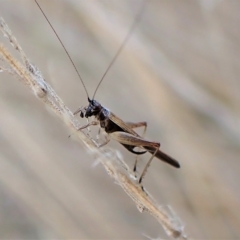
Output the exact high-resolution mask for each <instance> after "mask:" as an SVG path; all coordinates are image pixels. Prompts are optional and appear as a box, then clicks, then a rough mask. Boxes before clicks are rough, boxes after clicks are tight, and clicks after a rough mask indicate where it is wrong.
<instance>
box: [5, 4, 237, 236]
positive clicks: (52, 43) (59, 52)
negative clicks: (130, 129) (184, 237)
mask: <svg viewBox="0 0 240 240" xmlns="http://www.w3.org/2000/svg"><path fill="white" fill-rule="evenodd" d="M39 3H40V4H41V6H42V8H43V9H44V11H45V13H46V15H47V16H48V17H49V20H50V21H51V23H52V24H53V26H54V27H55V29H56V31H57V32H58V34H59V36H60V38H61V39H62V41H63V42H64V44H65V46H66V48H67V49H68V51H69V53H70V54H71V56H72V58H73V60H74V62H75V64H76V65H77V68H78V69H79V71H80V73H81V75H82V78H83V79H84V81H85V84H86V87H87V89H88V91H89V94H90V96H92V94H93V92H94V90H95V88H96V85H97V83H98V81H99V80H100V78H101V77H102V75H103V73H104V71H105V70H106V68H107V66H108V65H109V63H110V61H111V60H112V58H113V56H114V54H115V53H116V51H117V49H118V47H119V45H120V44H121V42H122V41H123V39H124V37H125V35H126V33H127V31H128V30H129V27H130V26H131V23H132V22H133V20H134V16H135V15H136V13H137V11H138V9H139V8H140V5H141V3H142V1H140V0H88V1H87V0H68V1H67V0H65V1H64V0H58V1H53V0H51V1H49V0H48V1H47V0H39ZM239 12H240V1H235V0H229V1H221V0H195V1H194V0H171V1H169V0H150V1H149V2H148V5H147V7H146V9H145V11H144V14H143V16H142V19H141V21H140V22H139V24H138V27H137V29H136V30H135V31H134V33H133V34H132V36H131V39H130V40H129V42H128V43H127V45H126V46H125V48H124V50H123V52H122V53H121V55H120V56H119V58H118V59H117V61H116V63H115V64H114V66H113V67H112V68H111V70H110V71H109V73H108V74H107V76H106V78H105V80H104V82H103V83H102V85H101V87H100V89H99V91H98V92H97V95H96V99H97V100H99V101H100V102H101V103H102V104H103V105H104V106H106V107H107V108H109V109H111V110H112V111H113V112H114V113H115V114H117V115H118V116H120V117H121V118H122V119H124V120H126V121H135V122H137V121H144V120H145V121H147V122H148V130H147V134H146V138H148V139H152V140H155V141H160V142H161V145H162V146H161V148H162V150H164V151H166V152H167V153H169V154H170V155H171V156H173V157H175V158H176V159H178V161H179V162H180V163H181V169H180V170H176V169H174V168H172V167H171V166H168V165H166V164H164V163H162V162H160V161H158V160H155V161H154V162H153V163H152V165H151V167H150V169H149V170H148V173H147V175H146V177H145V179H144V185H145V187H146V188H147V189H148V190H149V191H150V192H151V194H152V195H153V196H154V197H155V199H156V200H157V201H158V202H159V204H160V205H163V206H166V205H170V206H171V207H172V208H173V209H174V211H175V212H176V214H177V215H178V216H179V217H180V218H181V220H182V223H183V225H184V226H185V229H186V233H187V234H188V236H191V237H192V238H194V239H239V238H240V230H239V226H240V202H239V199H240V187H239V182H240V160H239V154H240V150H239V146H240V106H239V100H240V81H239V76H240V60H239V56H240V47H239V40H240V31H239V26H240V15H239ZM0 15H1V16H2V17H3V18H4V19H5V21H6V22H7V23H8V25H9V26H10V28H11V29H12V31H13V33H14V35H15V36H16V37H17V39H18V41H19V42H20V44H21V45H22V47H23V49H24V50H25V52H26V54H27V56H28V57H29V58H30V59H31V61H32V62H33V63H34V64H36V65H37V66H38V67H39V68H40V69H41V71H42V73H43V74H44V76H45V78H46V80H47V81H48V82H50V84H51V85H52V86H53V87H54V89H55V90H56V92H57V93H58V94H59V96H60V97H61V98H62V99H63V101H64V102H65V104H66V105H67V106H68V107H69V108H70V109H71V110H72V111H74V110H76V109H77V108H78V107H79V106H84V105H86V104H87V99H86V94H85V92H84V89H83V87H82V85H81V82H80V80H79V79H78V78H77V75H76V73H75V72H74V69H73V67H72V66H71V64H70V62H69V60H68V58H67V56H66V54H65V53H64V51H63V49H62V47H61V45H60V44H59V42H58V40H57V38H56V36H55V35H54V34H53V32H52V30H51V29H50V27H49V25H48V23H47V22H46V20H45V19H44V18H43V16H42V14H41V12H40V11H39V9H38V8H37V6H36V4H35V2H34V1H33V0H0ZM0 40H1V41H2V42H4V43H5V44H6V45H5V46H8V48H9V49H11V46H10V45H9V43H8V41H7V40H6V39H5V38H3V36H2V34H1V35H0ZM13 52H14V51H13ZM14 53H15V52H14ZM16 56H17V55H16ZM0 64H1V62H0ZM0 79H1V81H0V114H1V118H0V238H1V239H13V238H18V239H20V238H22V239H50V238H52V239H53V238H58V239H83V238H84V239H100V238H101V239H144V238H145V237H144V236H143V234H147V235H149V236H152V237H161V238H164V239H165V238H167V237H166V235H165V233H164V231H163V230H162V228H161V227H159V224H158V222H157V221H156V220H155V219H154V218H152V217H151V216H149V215H148V214H147V213H143V214H141V213H139V212H138V210H137V209H136V207H135V205H134V203H133V202H132V201H131V200H130V198H129V197H128V196H127V195H126V194H125V193H124V192H123V191H122V189H121V188H120V187H119V186H117V185H116V184H115V183H114V181H113V180H112V179H111V178H109V176H108V175H107V174H106V172H105V170H104V169H103V167H102V166H101V165H99V166H97V167H95V168H94V167H93V166H92V165H93V163H94V159H93V157H92V156H91V155H89V154H88V153H87V152H86V151H85V149H84V148H83V147H82V146H81V145H79V144H78V143H76V142H74V141H73V140H72V139H71V138H68V135H69V134H71V133H70V132H69V131H68V129H67V128H66V127H65V125H64V124H63V123H62V122H61V121H60V120H59V119H58V118H57V117H56V116H55V115H53V114H51V113H50V112H49V111H47V110H46V108H45V107H44V106H43V105H42V104H41V103H40V102H39V101H38V100H37V99H36V98H35V97H34V96H33V95H32V94H31V93H30V92H29V91H28V90H27V89H26V88H25V87H24V86H23V85H21V84H20V83H19V82H18V81H17V80H16V79H15V78H14V77H12V76H10V75H8V74H7V73H1V74H0ZM81 121H82V120H81ZM82 123H83V124H85V121H82ZM93 132H94V130H93ZM109 146H111V147H114V148H116V149H118V150H119V151H120V152H121V153H122V154H123V155H124V156H125V159H126V160H127V161H128V163H129V165H132V164H133V161H134V156H133V155H132V154H130V153H128V152H127V151H126V150H125V149H124V148H123V147H122V146H121V145H120V144H118V143H110V145H109ZM147 158H148V156H145V157H143V159H142V164H140V165H139V169H140V168H141V167H143V166H144V162H146V161H147ZM139 171H140V170H139Z"/></svg>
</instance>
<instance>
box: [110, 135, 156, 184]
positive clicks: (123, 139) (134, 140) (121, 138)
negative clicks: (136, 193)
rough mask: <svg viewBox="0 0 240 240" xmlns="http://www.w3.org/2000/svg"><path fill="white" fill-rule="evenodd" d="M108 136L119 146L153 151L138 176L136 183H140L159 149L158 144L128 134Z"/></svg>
mask: <svg viewBox="0 0 240 240" xmlns="http://www.w3.org/2000/svg"><path fill="white" fill-rule="evenodd" d="M109 136H110V137H111V138H112V139H114V140H116V141H118V142H119V143H121V144H123V145H124V144H125V145H129V146H136V147H138V146H141V147H143V148H144V147H151V149H154V150H155V151H154V153H152V156H151V157H150V159H149V160H148V162H147V164H146V166H145V167H144V169H143V171H142V174H141V175H140V177H139V180H138V182H139V183H141V182H142V179H143V177H144V176H145V174H146V172H147V169H148V167H149V166H150V164H151V162H152V160H153V158H154V157H155V155H156V153H157V152H158V150H159V147H160V143H157V142H150V141H147V140H145V139H143V138H141V137H137V136H134V135H132V134H130V133H126V132H113V133H110V134H109Z"/></svg>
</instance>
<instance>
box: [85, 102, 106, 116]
mask: <svg viewBox="0 0 240 240" xmlns="http://www.w3.org/2000/svg"><path fill="white" fill-rule="evenodd" d="M88 102H89V105H88V107H87V109H86V112H85V117H86V118H88V117H91V116H96V115H99V113H100V112H101V110H102V105H101V104H100V103H99V102H97V101H96V100H91V99H90V98H88Z"/></svg>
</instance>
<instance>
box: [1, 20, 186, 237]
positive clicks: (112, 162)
mask: <svg viewBox="0 0 240 240" xmlns="http://www.w3.org/2000/svg"><path fill="white" fill-rule="evenodd" d="M0 25H1V31H2V32H3V34H4V36H6V37H7V38H8V39H9V41H10V43H11V44H12V45H13V47H14V48H15V49H16V50H17V51H18V52H19V54H20V56H21V59H22V61H23V64H22V63H20V62H19V61H18V60H16V59H15V58H14V57H13V56H12V55H11V54H10V53H9V52H8V50H7V49H6V48H5V47H3V45H2V44H0V55H1V57H2V60H3V62H4V64H5V65H7V66H8V68H6V66H4V65H3V66H2V67H0V70H1V71H7V72H8V73H11V74H14V75H15V76H16V77H17V79H19V80H20V81H21V83H23V84H24V85H25V86H26V87H28V89H29V90H30V91H32V92H33V93H34V95H35V96H36V97H37V98H38V99H39V100H41V101H42V102H43V103H44V104H45V106H47V107H48V108H49V109H51V110H52V111H53V112H55V113H56V115H57V116H58V117H59V118H60V119H62V120H63V121H64V122H65V124H66V125H67V126H68V128H69V130H70V132H74V133H76V134H75V135H76V136H77V137H78V138H79V139H80V140H81V142H83V143H84V145H85V146H86V147H87V149H88V150H90V152H92V153H93V154H94V155H95V156H96V157H97V158H98V159H99V161H100V162H101V163H102V165H103V166H104V167H105V169H106V170H107V172H108V173H109V175H110V176H111V177H113V178H114V179H115V181H116V182H117V184H118V185H120V186H121V187H122V188H123V190H124V191H125V192H126V193H127V194H128V195H129V196H130V197H131V199H132V200H133V201H134V202H135V204H136V206H137V208H138V210H139V211H140V212H144V211H145V212H148V213H150V214H151V215H152V216H154V217H155V218H156V219H157V220H158V222H159V223H160V224H161V225H162V226H163V228H164V229H165V232H166V233H167V235H168V236H170V237H173V238H179V239H187V238H186V237H185V236H184V233H183V226H182V224H180V221H178V217H177V216H176V215H175V214H174V215H173V216H171V214H169V213H167V211H166V210H164V209H163V208H162V207H159V204H157V202H156V201H155V200H154V199H153V198H152V197H151V195H150V194H149V193H148V192H147V191H146V190H143V187H142V185H140V184H138V182H137V181H136V180H135V179H134V178H133V177H132V176H133V173H132V172H131V171H130V169H129V168H128V167H127V165H126V164H125V162H124V161H123V160H122V159H121V157H119V156H118V154H117V152H116V151H113V150H110V149H107V148H98V146H97V144H96V143H95V142H94V141H93V140H92V139H91V138H90V137H89V136H87V135H86V134H85V133H84V132H82V131H78V129H79V126H80V124H79V122H78V120H77V119H76V118H75V117H74V115H73V113H72V112H71V110H70V109H69V108H68V107H67V106H66V105H65V104H64V102H63V101H62V100H61V99H60V98H59V97H58V95H57V94H56V92H55V91H54V90H53V88H52V87H51V86H50V85H49V84H48V83H47V82H46V81H45V80H44V78H43V76H42V74H41V72H40V71H39V70H38V68H37V67H36V66H34V65H33V64H31V63H30V61H29V59H28V58H27V57H26V54H25V53H24V52H23V50H22V48H21V46H20V45H19V44H18V42H17V40H16V38H15V37H14V36H13V34H12V32H11V31H10V29H9V28H8V26H7V25H6V23H5V22H4V20H3V19H2V18H1V19H0Z"/></svg>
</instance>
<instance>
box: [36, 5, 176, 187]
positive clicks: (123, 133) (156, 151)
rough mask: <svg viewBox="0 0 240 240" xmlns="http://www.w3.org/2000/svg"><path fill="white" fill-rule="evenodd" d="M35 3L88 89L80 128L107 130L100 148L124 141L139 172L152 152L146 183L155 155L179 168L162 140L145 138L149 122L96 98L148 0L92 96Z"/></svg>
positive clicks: (123, 143)
mask: <svg viewBox="0 0 240 240" xmlns="http://www.w3.org/2000/svg"><path fill="white" fill-rule="evenodd" d="M35 2H36V4H37V6H38V8H39V9H40V11H41V12H42V14H43V16H44V18H45V19H46V20H47V22H48V24H49V25H50V27H51V28H52V30H53V32H54V34H55V35H56V37H57V38H58V40H59V42H60V44H61V45H62V47H63V49H64V51H65V52H66V54H67V56H68V58H69V60H70V61H71V63H72V65H73V67H74V69H75V71H76V73H77V75H78V77H79V79H80V81H81V82H82V85H83V88H84V90H85V92H86V95H87V99H88V105H87V106H85V107H80V108H79V109H78V110H77V111H75V112H74V115H76V114H79V115H80V117H81V118H86V119H87V122H88V123H87V124H86V125H84V126H82V127H80V128H79V129H78V130H83V129H85V128H88V127H90V126H96V125H97V126H99V127H100V129H102V130H104V132H105V133H106V139H105V141H104V142H103V143H101V144H99V147H102V146H104V145H106V144H107V143H108V142H109V141H110V140H115V141H117V142H119V143H120V144H122V145H123V146H124V147H125V148H126V149H127V150H128V151H130V152H131V153H133V154H135V155H136V160H135V163H134V168H133V171H134V172H136V171H137V162H138V160H139V156H140V155H142V154H145V153H147V152H148V153H150V154H151V157H150V159H149V160H148V162H147V164H146V165H145V167H144V169H143V171H142V173H141V174H140V175H139V178H138V182H139V184H141V183H142V180H143V177H144V176H145V174H146V172H147V169H148V167H149V166H150V164H151V162H152V160H153V158H157V159H159V160H161V161H163V162H166V163H168V164H170V165H171V166H173V167H175V168H180V164H179V162H178V161H177V160H175V159H174V158H172V157H170V156H169V155H167V154H166V153H164V152H162V151H161V150H160V143H159V142H155V141H149V140H146V139H145V136H144V135H145V132H146V129H147V122H136V123H133V122H125V121H123V120H122V119H121V118H120V117H118V116H116V115H115V114H114V113H113V112H111V111H110V110H109V109H107V108H106V107H104V106H102V105H101V104H100V103H99V102H98V101H96V100H95V95H96V93H97V90H98V89H99V86H100V85H101V83H102V81H103V80H104V78H105V76H106V74H107V73H108V71H109V69H110V68H111V66H112V65H113V63H114V62H115V60H116V59H117V57H118V56H119V54H120V53H121V51H122V49H123V47H124V46H125V45H126V43H127V41H128V40H129V38H130V36H131V34H132V33H133V31H134V29H135V27H136V25H137V23H138V22H139V19H140V17H141V16H142V13H143V10H144V6H145V5H146V1H145V0H144V1H143V4H142V6H141V8H140V10H139V12H138V13H137V15H136V17H135V19H134V22H133V24H132V26H131V28H130V29H129V31H128V33H127V35H126V37H125V39H124V41H123V42H122V44H121V46H120V47H119V49H118V51H117V52H116V54H115V56H114V58H113V59H112V61H111V62H110V64H109V66H108V68H107V69H106V71H105V72H104V74H103V76H102V78H101V80H100V81H99V83H98V85H97V87H96V89H95V91H94V94H93V97H92V98H90V97H89V94H88V91H87V88H86V86H85V84H84V81H83V80H82V78H81V75H80V73H79V71H78V70H77V68H76V66H75V64H74V62H73V60H72V58H71V56H70V54H69V53H68V51H67V49H66V48H65V46H64V44H63V43H62V41H61V39H60V37H59V36H58V34H57V32H56V31H55V29H54V27H53V26H52V24H51V23H50V21H49V20H48V18H47V16H46V15H45V13H44V11H43V10H42V8H41V6H40V5H39V3H38V1H37V0H35ZM91 117H93V118H94V120H92V121H91V120H90V121H89V118H91ZM140 127H143V128H144V131H143V135H142V136H140V135H139V134H138V133H136V132H135V131H134V129H136V128H140ZM135 148H137V149H141V151H139V150H138V151H136V150H135Z"/></svg>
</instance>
